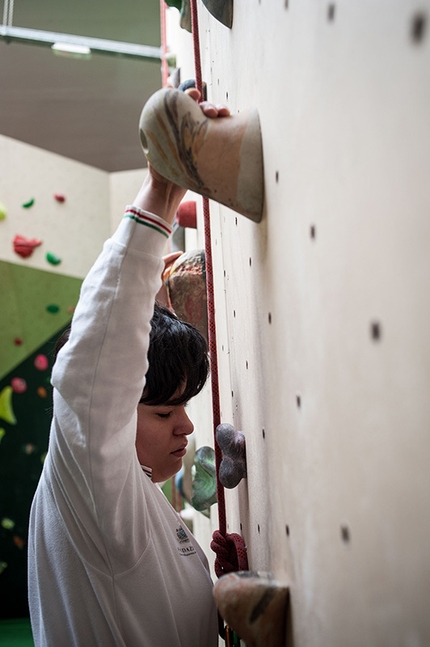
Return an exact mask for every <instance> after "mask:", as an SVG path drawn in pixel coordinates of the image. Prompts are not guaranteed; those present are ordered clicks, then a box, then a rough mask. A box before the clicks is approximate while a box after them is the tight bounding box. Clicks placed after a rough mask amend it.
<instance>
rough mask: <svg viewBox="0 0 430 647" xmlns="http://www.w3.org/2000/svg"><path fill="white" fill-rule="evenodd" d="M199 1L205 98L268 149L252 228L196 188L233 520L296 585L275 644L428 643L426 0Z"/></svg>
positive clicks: (184, 56) (187, 40)
mask: <svg viewBox="0 0 430 647" xmlns="http://www.w3.org/2000/svg"><path fill="white" fill-rule="evenodd" d="M198 8H199V24H200V38H201V53H202V60H203V78H204V80H205V81H206V83H207V86H208V98H209V99H210V100H212V101H214V102H227V103H228V104H229V106H230V108H231V110H232V111H233V112H235V111H238V110H242V109H245V108H247V107H249V106H250V105H255V106H257V107H258V110H259V114H260V119H261V127H262V135H263V147H264V158H265V183H266V207H265V214H264V218H263V221H262V222H261V223H260V224H254V223H252V222H250V221H248V220H246V219H245V218H243V217H242V216H239V215H236V214H234V213H233V212H231V211H229V210H228V209H226V208H224V207H219V206H218V205H216V204H212V227H213V230H212V238H213V256H214V268H215V286H216V304H217V324H218V353H219V363H220V388H221V408H222V419H223V421H224V422H231V423H233V424H234V425H235V427H236V428H237V429H241V430H243V431H244V432H245V434H246V439H247V457H248V478H247V480H246V481H243V482H242V483H241V484H240V485H239V486H238V488H236V490H234V491H231V492H228V493H227V506H228V520H229V531H230V532H233V531H235V532H242V534H243V536H244V538H245V540H246V543H247V546H248V556H249V560H250V567H251V568H252V569H254V570H263V571H272V572H273V573H274V574H275V576H276V577H277V578H278V579H280V580H283V581H287V582H288V583H289V584H290V587H291V605H290V606H291V612H290V616H289V627H290V628H289V632H288V633H289V636H288V637H289V643H288V644H289V645H293V646H294V647H356V646H357V647H358V646H361V645H363V646H364V645H365V646H366V647H370V646H378V647H385V646H388V645H389V646H390V647H397V646H399V647H400V646H405V647H425V646H427V645H429V644H430V613H429V603H430V512H429V510H430V506H429V501H430V181H429V176H430V1H429V0H420V1H419V2H418V1H416V0H337V1H336V2H333V3H330V2H326V1H322V0H234V19H233V28H232V29H231V30H229V29H227V28H226V27H224V26H223V25H221V24H220V23H218V22H217V21H216V20H215V19H214V18H213V17H212V16H210V14H209V13H208V11H207V10H206V8H205V7H204V5H203V4H202V3H201V2H199V6H198ZM169 13H170V15H169V39H170V45H171V49H172V50H174V51H175V53H176V54H177V61H178V66H179V67H180V68H181V76H182V80H184V79H185V78H190V77H192V76H194V73H193V62H192V41H191V37H190V35H189V34H188V33H187V32H185V31H184V30H180V29H179V27H176V28H175V25H176V20H177V13H176V12H175V10H171V11H170V12H169ZM199 237H200V240H199V242H200V244H202V232H201V231H200V232H199ZM207 417H208V416H207ZM216 524H217V521H216V519H215V520H213V521H212V526H213V527H216Z"/></svg>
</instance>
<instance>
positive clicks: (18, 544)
mask: <svg viewBox="0 0 430 647" xmlns="http://www.w3.org/2000/svg"><path fill="white" fill-rule="evenodd" d="M13 543H14V544H15V546H16V547H17V548H20V549H21V550H22V549H23V548H24V546H25V539H23V538H22V537H19V535H14V536H13Z"/></svg>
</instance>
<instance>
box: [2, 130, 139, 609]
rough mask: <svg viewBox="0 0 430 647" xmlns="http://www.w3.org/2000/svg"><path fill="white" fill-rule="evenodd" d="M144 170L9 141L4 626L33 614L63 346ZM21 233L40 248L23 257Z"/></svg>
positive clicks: (5, 149)
mask: <svg viewBox="0 0 430 647" xmlns="http://www.w3.org/2000/svg"><path fill="white" fill-rule="evenodd" d="M145 172H146V171H142V170H133V171H125V172H116V173H107V172H105V171H101V170H99V169H95V168H93V167H90V166H88V165H85V164H82V163H80V162H76V161H72V160H70V159H67V158H65V157H62V156H60V155H56V154H53V153H50V152H47V151H44V150H41V149H38V148H36V147H34V146H29V145H27V144H23V143H22V142H18V141H16V140H13V139H10V138H7V137H2V136H0V202H1V203H2V208H1V214H0V599H1V600H2V605H1V608H0V618H13V617H24V616H26V615H27V614H28V610H27V586H26V584H27V582H26V578H27V563H26V562H27V559H26V557H27V551H26V545H27V533H28V515H29V510H30V504H31V500H32V498H33V494H34V490H35V488H36V485H37V482H38V479H39V476H40V472H41V469H42V465H43V460H44V457H45V454H46V450H47V446H48V437H49V427H50V421H51V411H52V395H51V387H50V373H51V368H52V363H53V349H54V345H55V342H56V339H57V338H58V336H59V334H60V333H61V332H62V330H63V329H64V328H65V327H66V325H67V324H68V323H69V321H70V319H71V317H72V313H73V309H74V306H75V304H76V302H77V299H78V296H79V290H80V286H81V282H82V279H83V278H84V276H85V275H86V273H87V272H88V270H89V268H90V267H91V265H92V264H93V262H94V260H95V259H96V257H97V256H98V254H99V252H100V251H101V248H102V245H103V242H104V241H105V240H106V238H108V237H109V235H110V233H111V231H113V229H114V228H115V227H116V225H117V224H118V222H119V220H120V219H121V217H122V213H123V209H124V206H125V205H126V204H128V203H129V202H131V201H132V200H133V198H134V196H135V194H136V193H137V191H138V188H139V186H140V184H141V182H142V179H143V176H144V173H145ZM55 195H57V197H58V196H63V197H64V201H63V202H61V201H59V200H58V199H56V198H55ZM1 215H2V216H3V218H1ZM16 235H21V236H24V237H26V238H29V239H37V240H39V241H41V244H40V245H39V246H37V247H35V249H34V251H33V253H32V254H31V256H29V257H27V258H22V257H21V256H19V255H17V254H16V253H15V251H14V248H13V240H14V238H15V236H16ZM48 253H51V254H53V255H54V256H55V264H52V263H51V262H49V261H48V260H47V254H48ZM51 260H52V259H51ZM41 357H42V360H41V359H40V358H41Z"/></svg>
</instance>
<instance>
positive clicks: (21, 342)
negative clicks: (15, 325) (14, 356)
mask: <svg viewBox="0 0 430 647" xmlns="http://www.w3.org/2000/svg"><path fill="white" fill-rule="evenodd" d="M13 343H14V344H15V346H22V344H23V341H22V339H21V337H15V339H14V340H13Z"/></svg>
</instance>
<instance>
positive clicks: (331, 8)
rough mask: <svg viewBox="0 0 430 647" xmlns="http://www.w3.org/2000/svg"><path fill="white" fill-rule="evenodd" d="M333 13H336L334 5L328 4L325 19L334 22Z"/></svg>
mask: <svg viewBox="0 0 430 647" xmlns="http://www.w3.org/2000/svg"><path fill="white" fill-rule="evenodd" d="M335 13H336V5H334V4H329V6H328V8H327V18H328V20H329V21H330V22H332V21H333V20H334V16H335Z"/></svg>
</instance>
